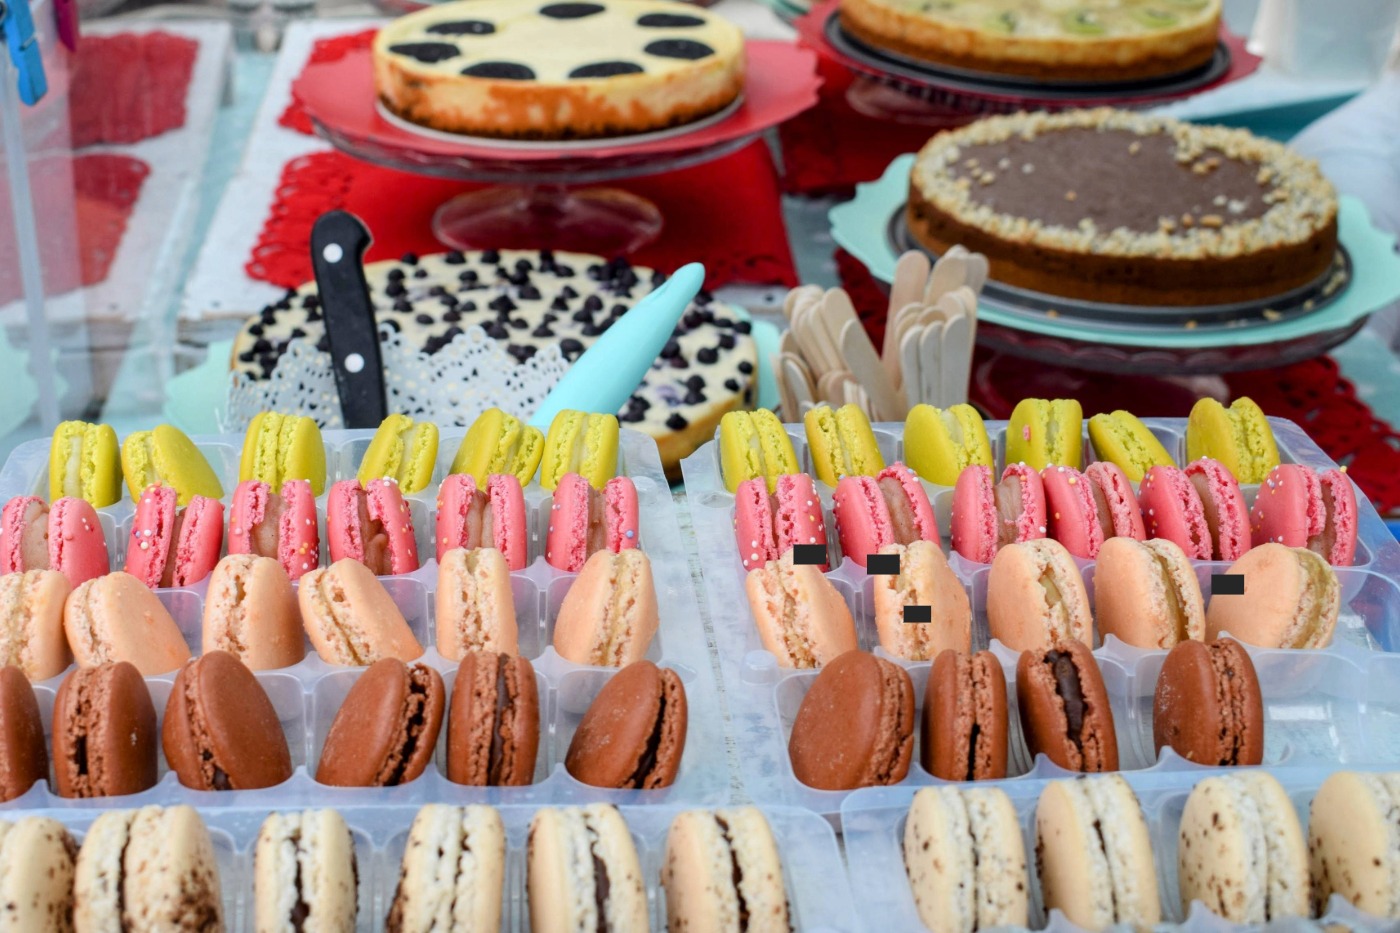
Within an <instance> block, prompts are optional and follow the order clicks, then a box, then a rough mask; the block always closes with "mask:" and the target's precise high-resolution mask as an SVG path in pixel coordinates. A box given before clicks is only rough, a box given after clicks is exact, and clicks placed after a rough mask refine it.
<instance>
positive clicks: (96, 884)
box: [73, 806, 224, 930]
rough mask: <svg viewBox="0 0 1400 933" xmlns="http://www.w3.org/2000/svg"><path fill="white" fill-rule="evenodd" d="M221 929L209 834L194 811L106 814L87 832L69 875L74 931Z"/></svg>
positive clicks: (216, 875)
mask: <svg viewBox="0 0 1400 933" xmlns="http://www.w3.org/2000/svg"><path fill="white" fill-rule="evenodd" d="M133 917H139V918H141V919H142V920H143V921H144V924H143V928H144V929H148V930H220V929H223V924H224V904H223V898H222V896H221V894H220V890H219V862H218V858H217V857H216V856H215V854H214V843H213V841H212V840H211V839H210V838H209V830H207V829H205V827H204V821H203V820H201V819H200V818H199V813H198V812H196V811H195V809H194V808H193V807H189V806H178V807H167V808H164V809H162V808H161V807H142V808H141V809H139V810H108V811H106V812H104V813H102V814H101V815H100V816H98V817H97V819H95V820H93V823H92V825H91V826H90V827H88V831H87V835H86V836H85V837H84V838H83V847H82V849H81V850H80V851H79V852H78V862H77V866H76V868H75V870H74V873H73V925H74V927H75V928H76V929H79V930H122V929H127V928H128V927H127V923H128V922H129V918H133Z"/></svg>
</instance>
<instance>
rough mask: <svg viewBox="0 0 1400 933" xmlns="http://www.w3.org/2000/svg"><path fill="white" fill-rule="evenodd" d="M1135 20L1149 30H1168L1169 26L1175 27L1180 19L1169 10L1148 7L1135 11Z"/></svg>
mask: <svg viewBox="0 0 1400 933" xmlns="http://www.w3.org/2000/svg"><path fill="white" fill-rule="evenodd" d="M1133 19H1135V20H1137V21H1138V22H1139V23H1142V24H1143V25H1144V26H1146V27H1147V28H1148V29H1166V28H1167V27H1168V26H1175V25H1176V24H1177V22H1179V17H1177V15H1176V14H1175V13H1172V12H1171V11H1169V10H1163V9H1162V8H1160V7H1155V6H1148V7H1138V8H1137V9H1136V10H1133Z"/></svg>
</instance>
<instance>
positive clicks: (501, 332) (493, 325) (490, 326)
mask: <svg viewBox="0 0 1400 933" xmlns="http://www.w3.org/2000/svg"><path fill="white" fill-rule="evenodd" d="M483 329H484V330H485V331H486V336H488V337H491V338H493V339H495V340H505V339H506V338H507V337H509V336H510V332H509V331H507V330H506V329H505V328H504V327H502V326H501V322H500V321H487V322H486V326H485V327H484V328H483Z"/></svg>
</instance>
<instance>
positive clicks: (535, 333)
mask: <svg viewBox="0 0 1400 933" xmlns="http://www.w3.org/2000/svg"><path fill="white" fill-rule="evenodd" d="M530 336H531V337H553V336H554V331H552V330H550V329H549V325H548V324H541V325H540V326H539V327H536V328H535V329H534V330H532V331H530Z"/></svg>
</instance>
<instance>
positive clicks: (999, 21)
mask: <svg viewBox="0 0 1400 933" xmlns="http://www.w3.org/2000/svg"><path fill="white" fill-rule="evenodd" d="M1019 25H1021V20H1020V17H1018V16H1017V15H1016V14H1015V13H1012V12H1011V11H1010V10H1007V11H1006V12H1005V13H998V14H996V15H995V16H990V17H988V18H987V28H988V29H989V30H991V31H992V32H1004V33H1007V34H1008V35H1009V34H1011V33H1013V32H1015V31H1016V27H1017V26H1019Z"/></svg>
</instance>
